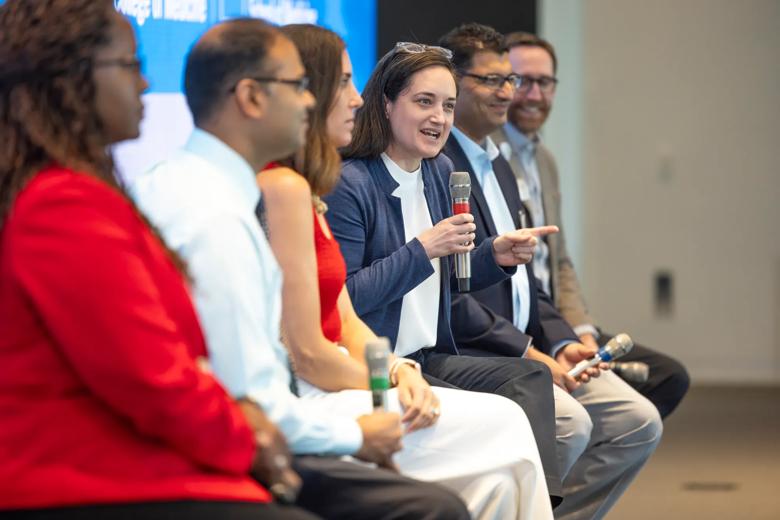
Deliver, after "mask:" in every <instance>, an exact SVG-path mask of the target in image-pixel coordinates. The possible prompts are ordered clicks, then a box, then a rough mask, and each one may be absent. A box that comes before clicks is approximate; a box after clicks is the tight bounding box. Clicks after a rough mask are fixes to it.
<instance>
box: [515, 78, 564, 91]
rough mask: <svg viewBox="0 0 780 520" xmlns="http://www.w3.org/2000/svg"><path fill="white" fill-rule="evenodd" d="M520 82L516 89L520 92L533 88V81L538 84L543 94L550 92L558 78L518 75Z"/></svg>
mask: <svg viewBox="0 0 780 520" xmlns="http://www.w3.org/2000/svg"><path fill="white" fill-rule="evenodd" d="M520 78H521V79H522V83H521V84H520V87H518V90H519V91H520V93H521V94H528V93H529V92H531V89H533V88H534V83H536V84H537V85H539V90H540V91H541V92H542V93H543V94H550V93H552V91H553V90H555V86H556V85H557V84H558V78H554V77H552V76H520Z"/></svg>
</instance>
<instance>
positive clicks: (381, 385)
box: [366, 338, 390, 412]
mask: <svg viewBox="0 0 780 520" xmlns="http://www.w3.org/2000/svg"><path fill="white" fill-rule="evenodd" d="M389 360H390V340H388V339H387V338H377V339H376V341H369V342H368V343H366V365H368V388H369V390H371V401H372V403H373V406H374V411H382V412H386V411H388V406H387V390H388V388H390V364H389Z"/></svg>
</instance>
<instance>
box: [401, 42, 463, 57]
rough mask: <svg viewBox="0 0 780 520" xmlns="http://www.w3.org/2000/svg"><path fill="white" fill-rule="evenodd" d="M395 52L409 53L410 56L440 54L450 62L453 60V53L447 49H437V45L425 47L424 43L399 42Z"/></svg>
mask: <svg viewBox="0 0 780 520" xmlns="http://www.w3.org/2000/svg"><path fill="white" fill-rule="evenodd" d="M393 50H394V51H395V52H408V53H409V54H417V53H420V52H431V51H432V52H438V53H439V54H441V55H442V56H444V57H445V58H447V59H448V60H451V59H452V51H451V50H449V49H445V48H444V47H437V46H436V45H425V44H422V43H414V42H398V43H396V44H395V48H394V49H393Z"/></svg>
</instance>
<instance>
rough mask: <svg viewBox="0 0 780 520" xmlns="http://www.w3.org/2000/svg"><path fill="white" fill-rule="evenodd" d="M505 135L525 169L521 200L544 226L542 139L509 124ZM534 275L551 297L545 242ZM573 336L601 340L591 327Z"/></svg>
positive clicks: (582, 327) (536, 256) (538, 251)
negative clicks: (538, 158)
mask: <svg viewBox="0 0 780 520" xmlns="http://www.w3.org/2000/svg"><path fill="white" fill-rule="evenodd" d="M504 132H505V133H506V136H507V140H508V141H509V144H510V147H511V151H512V153H515V154H517V155H518V157H519V158H520V164H521V165H522V167H523V171H522V179H518V187H519V189H520V198H521V199H522V200H523V203H524V204H525V205H526V206H527V207H528V208H529V210H530V211H531V218H532V219H533V224H534V226H544V225H545V224H546V222H545V218H544V197H543V194H542V181H541V177H540V173H539V166H538V165H537V164H536V147H537V146H538V145H539V137H538V135H537V136H536V138H535V139H529V138H528V136H526V135H525V134H524V133H522V132H520V131H519V130H518V129H517V128H515V126H514V125H513V124H512V123H509V122H507V123H505V124H504ZM507 160H508V158H507ZM534 275H535V276H536V277H537V278H538V279H539V281H540V282H541V283H542V287H543V288H544V290H545V292H546V293H547V294H548V295H550V296H552V290H551V288H550V280H551V278H550V276H551V274H550V248H549V247H548V246H547V243H546V242H545V241H544V240H539V245H538V246H537V248H536V251H535V252H534ZM574 332H575V333H576V334H577V335H582V334H586V333H588V334H592V335H593V336H594V337H595V338H598V337H599V332H598V329H596V327H595V326H594V325H592V324H590V323H583V324H581V325H579V326H577V327H574Z"/></svg>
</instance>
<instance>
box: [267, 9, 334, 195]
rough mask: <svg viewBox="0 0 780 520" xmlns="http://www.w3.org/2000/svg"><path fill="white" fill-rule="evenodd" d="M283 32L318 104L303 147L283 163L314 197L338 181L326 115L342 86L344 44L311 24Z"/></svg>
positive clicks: (324, 193)
mask: <svg viewBox="0 0 780 520" xmlns="http://www.w3.org/2000/svg"><path fill="white" fill-rule="evenodd" d="M281 30H282V33H284V35H285V36H287V37H288V38H290V40H292V42H293V43H294V44H295V46H296V47H298V52H299V53H300V55H301V61H302V62H303V66H304V68H305V69H306V75H307V76H308V77H309V91H311V93H312V94H313V95H314V97H315V98H316V99H317V102H316V104H315V106H314V109H313V110H312V112H311V114H310V115H309V128H308V130H307V132H306V145H305V146H304V147H303V148H302V149H301V150H300V151H299V153H298V154H297V155H296V156H295V157H293V158H291V159H288V160H287V161H283V163H284V164H286V165H288V166H292V168H293V169H294V170H296V171H297V172H298V173H300V174H301V175H302V176H303V177H304V178H305V179H306V180H307V181H308V183H309V186H311V191H312V193H313V194H315V195H320V196H323V195H326V194H327V193H329V192H330V191H331V190H332V189H333V187H334V186H335V185H336V183H337V182H338V180H339V175H340V174H341V157H340V155H339V152H338V150H337V149H336V147H335V146H334V145H333V143H332V142H331V140H330V138H329V137H328V114H330V111H331V109H332V108H333V104H334V103H335V102H336V95H337V94H338V91H339V88H340V85H341V56H342V53H343V52H344V49H345V45H344V40H342V39H341V38H340V37H339V35H338V34H336V33H334V32H333V31H330V30H328V29H325V28H323V27H319V26H316V25H310V24H291V25H285V26H284V27H282V28H281Z"/></svg>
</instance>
